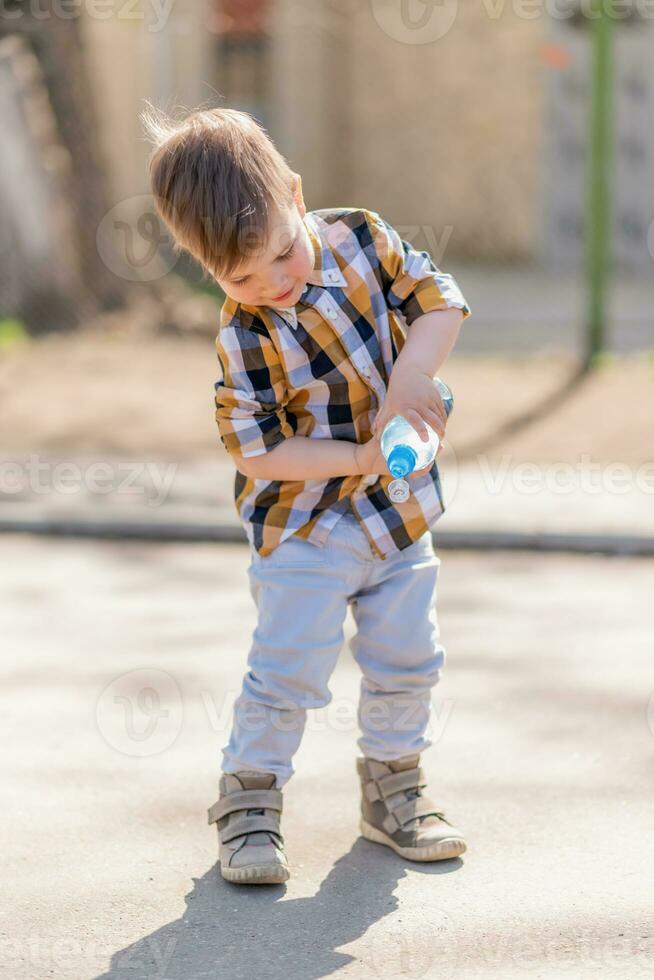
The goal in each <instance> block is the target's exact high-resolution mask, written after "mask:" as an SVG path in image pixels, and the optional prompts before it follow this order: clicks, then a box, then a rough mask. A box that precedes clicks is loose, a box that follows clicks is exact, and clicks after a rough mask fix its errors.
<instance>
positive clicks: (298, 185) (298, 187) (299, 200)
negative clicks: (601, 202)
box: [293, 174, 307, 218]
mask: <svg viewBox="0 0 654 980" xmlns="http://www.w3.org/2000/svg"><path fill="white" fill-rule="evenodd" d="M293 200H294V201H295V204H296V205H297V209H298V211H299V212H300V217H301V218H303V217H304V216H305V214H306V213H307V208H306V205H305V203H304V196H303V194H302V178H301V177H300V175H299V174H295V191H294V193H293Z"/></svg>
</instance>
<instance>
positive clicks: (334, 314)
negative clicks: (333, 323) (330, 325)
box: [327, 306, 338, 320]
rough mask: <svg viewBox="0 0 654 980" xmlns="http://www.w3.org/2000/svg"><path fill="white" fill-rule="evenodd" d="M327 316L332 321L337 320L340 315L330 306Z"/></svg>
mask: <svg viewBox="0 0 654 980" xmlns="http://www.w3.org/2000/svg"><path fill="white" fill-rule="evenodd" d="M327 316H329V317H331V319H332V320H335V319H336V317H337V316H338V313H337V312H336V310H334V309H333V308H332V307H331V306H329V307H328V308H327Z"/></svg>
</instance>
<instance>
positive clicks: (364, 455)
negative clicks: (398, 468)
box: [354, 430, 432, 480]
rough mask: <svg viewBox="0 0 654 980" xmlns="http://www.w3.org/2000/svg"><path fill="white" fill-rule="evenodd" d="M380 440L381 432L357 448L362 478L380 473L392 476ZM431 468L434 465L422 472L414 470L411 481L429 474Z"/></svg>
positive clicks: (357, 458) (426, 467) (424, 468)
mask: <svg viewBox="0 0 654 980" xmlns="http://www.w3.org/2000/svg"><path fill="white" fill-rule="evenodd" d="M380 438H381V430H380V432H379V434H378V435H373V437H372V439H369V440H368V442H364V443H361V444H360V445H358V446H357V447H356V448H355V451H354V452H355V456H356V461H357V465H358V469H359V473H360V474H361V475H362V476H368V474H370V473H380V474H384V475H385V476H391V475H392V474H391V471H390V470H389V468H388V466H387V464H386V460H385V459H384V456H383V454H382V451H381V445H380ZM431 467H432V463H430V464H429V466H425V467H423V469H421V470H414V471H413V473H409V479H410V480H411V479H412V478H413V477H414V476H422V475H423V474H424V473H429V471H430V469H431Z"/></svg>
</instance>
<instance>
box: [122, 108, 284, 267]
mask: <svg viewBox="0 0 654 980" xmlns="http://www.w3.org/2000/svg"><path fill="white" fill-rule="evenodd" d="M146 106H147V107H146V109H145V110H144V111H143V112H142V113H141V122H142V125H143V127H144V130H145V132H146V135H147V137H148V139H149V140H150V142H151V143H152V144H153V148H152V152H151V154H150V158H149V162H148V176H149V179H150V187H151V190H152V194H153V197H154V203H155V207H156V209H157V211H158V213H159V215H160V217H161V219H162V220H163V222H164V223H165V224H166V226H167V227H168V229H169V230H170V232H171V233H172V236H173V250H174V251H175V252H177V253H179V252H180V251H181V250H182V249H184V250H185V251H187V252H189V253H190V254H191V255H192V256H193V257H194V258H195V259H197V261H198V262H199V263H200V265H201V266H202V268H203V270H204V275H205V277H206V276H207V274H208V275H212V276H215V277H220V276H223V277H229V276H231V275H232V274H233V273H234V271H235V270H236V269H238V267H239V266H240V265H241V264H242V263H244V262H245V260H246V258H247V257H248V255H252V254H254V253H255V252H256V251H257V250H261V249H263V248H265V244H266V241H267V239H268V227H269V221H270V218H271V217H272V215H273V214H274V213H275V212H276V211H278V210H279V209H282V208H284V207H290V206H291V204H292V202H293V192H294V189H295V179H296V175H295V174H294V173H293V171H292V170H291V168H290V167H289V165H288V163H287V162H286V160H285V159H284V157H283V156H282V155H281V153H280V152H279V151H278V150H277V148H276V147H275V146H274V144H273V142H272V140H271V139H270V137H269V136H268V134H267V133H266V132H265V130H264V129H263V127H262V126H261V125H260V124H259V123H258V122H257V121H256V120H255V119H254V118H253V117H252V116H251V115H250V114H249V113H247V112H239V111H238V110H236V109H223V108H210V109H196V110H194V111H192V112H191V113H190V114H189V115H187V116H186V117H184V118H178V119H175V118H173V117H171V116H168V115H167V114H166V113H165V112H164V111H163V110H161V109H157V108H155V107H154V106H153V105H151V104H150V103H146Z"/></svg>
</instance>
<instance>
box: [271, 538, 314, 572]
mask: <svg viewBox="0 0 654 980" xmlns="http://www.w3.org/2000/svg"><path fill="white" fill-rule="evenodd" d="M263 561H264V562H265V563H266V564H273V565H275V566H279V567H280V568H324V567H325V566H326V565H327V548H326V547H320V546H319V545H317V544H313V543H312V542H311V541H306V540H305V539H304V538H298V537H297V535H295V534H292V535H291V537H290V538H286V540H285V541H282V543H281V544H278V545H277V547H276V548H275V549H274V551H273V552H272V554H270V555H268V557H267V558H264V559H263Z"/></svg>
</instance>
